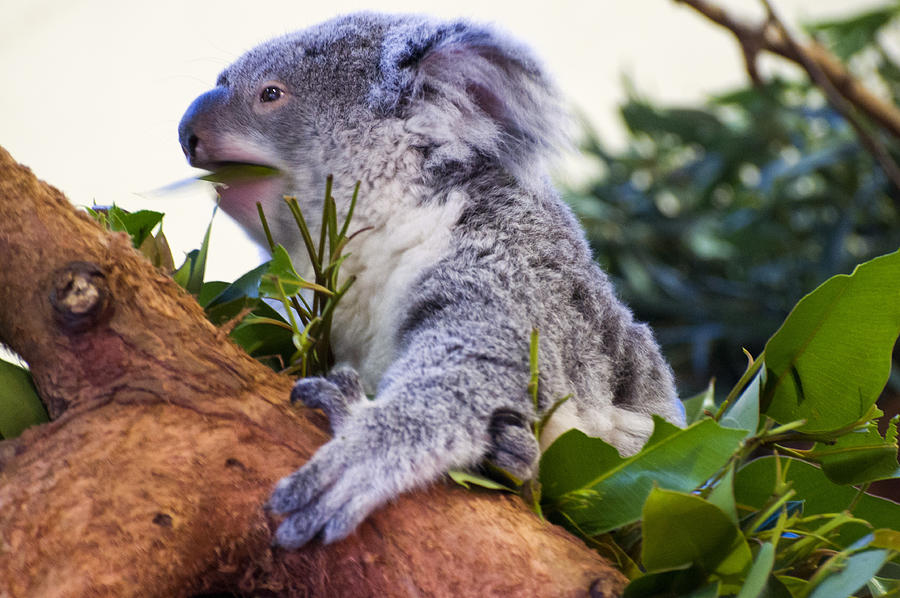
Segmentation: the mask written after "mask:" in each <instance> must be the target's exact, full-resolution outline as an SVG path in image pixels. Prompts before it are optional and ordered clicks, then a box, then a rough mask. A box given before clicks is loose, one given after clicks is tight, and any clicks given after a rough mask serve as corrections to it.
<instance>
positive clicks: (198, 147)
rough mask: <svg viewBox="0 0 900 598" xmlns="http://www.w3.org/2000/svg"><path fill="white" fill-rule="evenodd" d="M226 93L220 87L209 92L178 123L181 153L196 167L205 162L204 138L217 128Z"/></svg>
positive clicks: (190, 107)
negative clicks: (217, 115)
mask: <svg viewBox="0 0 900 598" xmlns="http://www.w3.org/2000/svg"><path fill="white" fill-rule="evenodd" d="M226 93H227V92H226V90H225V89H223V88H220V87H217V88H215V89H213V90H210V91H207V92H206V93H204V94H203V95H201V96H200V97H198V98H197V99H196V100H194V102H193V103H192V104H191V105H190V106H189V107H188V109H187V111H186V112H185V113H184V116H183V117H181V122H180V123H178V141H179V143H180V144H181V151H183V152H184V156H185V157H186V158H187V159H188V162H190V163H191V164H193V165H195V166H196V165H197V163H198V162H202V161H203V156H202V154H203V150H202V146H203V138H204V136H205V135H208V134H209V131H211V130H214V129H215V128H216V112H217V110H218V109H219V108H220V107H221V106H222V104H224V100H225V96H226Z"/></svg>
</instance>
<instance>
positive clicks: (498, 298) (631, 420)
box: [399, 173, 684, 453]
mask: <svg viewBox="0 0 900 598" xmlns="http://www.w3.org/2000/svg"><path fill="white" fill-rule="evenodd" d="M461 188H463V189H465V195H466V197H467V199H468V201H467V204H466V207H465V208H464V210H463V212H462V214H461V216H460V218H459V221H458V222H457V224H456V226H455V228H454V230H453V241H452V243H451V247H452V248H453V250H452V251H451V252H450V253H449V255H447V256H446V257H445V258H444V259H443V260H441V261H440V262H438V263H437V264H435V265H434V266H433V267H431V268H429V269H428V270H427V271H425V272H424V273H423V274H422V276H421V277H420V278H419V280H418V281H417V283H416V284H415V285H413V287H412V289H411V293H410V297H409V300H408V302H407V307H406V310H405V312H406V315H405V320H403V322H402V325H401V327H400V330H399V338H400V347H399V350H400V351H402V350H403V342H404V340H403V339H404V338H405V337H406V336H408V335H409V334H410V333H412V332H414V331H417V330H421V329H422V328H426V327H435V326H438V327H442V328H443V331H444V334H447V335H456V336H458V337H459V338H460V339H463V340H464V341H465V342H467V343H469V345H468V350H469V351H470V352H472V353H476V354H478V353H484V354H485V355H488V354H489V355H492V356H494V358H497V359H508V360H516V361H518V363H516V364H515V367H514V368H512V369H513V371H517V372H520V373H522V372H526V371H527V369H528V368H527V363H525V362H524V361H523V359H524V357H523V355H524V352H523V347H526V346H527V345H528V342H529V335H530V331H531V330H532V329H534V328H536V329H538V331H539V334H540V345H539V346H540V352H539V366H540V371H541V379H540V385H539V390H540V392H539V400H540V403H541V405H540V407H541V409H540V411H541V412H543V411H546V410H547V409H548V408H550V407H551V406H552V405H553V404H554V403H555V402H556V401H557V400H559V399H561V398H563V397H566V396H570V397H571V398H570V399H569V400H567V401H566V402H565V403H564V404H563V405H562V406H561V408H560V409H559V410H558V411H557V412H556V414H555V415H554V417H553V419H552V420H551V422H550V425H548V426H547V428H545V433H544V435H543V437H542V439H541V441H542V442H541V444H542V445H544V446H546V445H548V444H549V443H550V442H552V441H553V440H554V439H555V438H556V437H557V436H558V435H559V434H561V433H562V432H564V431H566V430H568V429H570V428H573V427H574V428H579V429H581V430H582V431H584V432H585V433H587V434H589V435H593V436H599V437H601V438H604V439H606V440H607V441H609V442H611V443H612V444H614V445H616V446H617V447H618V448H620V450H622V451H623V452H625V453H633V452H636V451H637V450H638V449H639V448H640V446H641V444H642V443H643V442H644V441H645V440H646V438H647V436H648V435H649V434H650V432H651V431H652V421H651V420H650V419H649V418H648V417H647V415H648V414H658V415H660V416H662V417H663V418H665V419H667V420H669V421H671V422H673V423H676V424H682V423H683V417H684V416H683V412H682V410H681V408H680V402H679V401H678V398H677V395H676V392H675V385H674V380H673V376H672V373H671V370H670V368H669V367H668V365H667V364H666V362H665V360H664V359H663V358H662V356H661V354H660V353H659V350H658V348H657V345H656V343H655V341H654V339H653V335H652V333H651V332H650V330H649V328H648V327H647V326H646V325H644V324H642V323H638V322H635V321H634V319H633V317H632V314H631V312H630V310H629V309H628V308H626V307H625V306H624V305H623V304H622V303H621V302H620V301H619V300H618V299H617V298H616V296H615V293H614V290H613V287H612V285H611V283H610V281H609V279H608V278H607V276H606V275H605V274H604V273H603V271H602V270H601V269H600V268H599V267H598V265H597V264H596V263H595V262H594V260H593V257H592V255H591V252H590V249H589V247H588V244H587V242H586V240H585V238H584V233H583V232H582V229H581V227H580V226H579V224H578V222H577V221H576V219H575V217H574V216H573V215H572V213H571V211H570V210H569V208H568V207H567V206H566V205H565V204H564V203H563V202H562V201H561V199H560V198H559V196H558V195H557V193H556V192H555V191H554V190H553V189H552V188H551V187H550V185H544V186H541V187H537V188H534V189H529V188H524V187H522V186H519V185H512V184H509V181H508V180H507V179H506V178H505V177H504V176H503V175H500V176H499V177H498V176H497V175H496V173H487V174H484V175H482V176H479V177H474V178H473V179H472V180H470V181H468V182H467V183H466V184H465V185H463V186H462V187H461ZM478 321H483V322H484V323H485V324H486V328H490V327H491V326H494V327H495V326H496V325H497V323H498V321H499V322H503V323H504V327H505V328H507V330H508V334H506V335H500V336H492V337H490V338H486V337H484V336H481V335H479V334H477V328H475V329H473V322H478ZM454 322H459V323H460V326H459V327H455V326H453V323H454ZM488 324H489V326H488ZM516 388H517V389H518V391H516V390H515V389H516ZM526 388H527V380H525V379H524V378H522V377H521V376H520V377H519V378H518V379H517V380H516V381H515V382H512V383H511V384H510V389H509V390H510V391H511V392H518V394H522V393H525V392H526Z"/></svg>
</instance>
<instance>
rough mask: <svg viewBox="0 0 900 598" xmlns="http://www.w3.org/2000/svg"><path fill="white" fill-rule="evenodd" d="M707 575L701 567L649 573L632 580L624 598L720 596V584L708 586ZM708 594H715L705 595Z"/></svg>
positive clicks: (623, 595)
mask: <svg viewBox="0 0 900 598" xmlns="http://www.w3.org/2000/svg"><path fill="white" fill-rule="evenodd" d="M706 577H707V576H706V575H704V574H703V573H702V572H701V571H700V568H699V567H687V568H683V569H677V570H674V571H663V572H660V573H648V574H646V575H642V576H641V577H638V578H637V579H634V580H632V582H631V583H630V584H628V587H626V588H625V592H624V593H623V594H622V598H651V597H652V598H685V596H695V594H694V592H700V593H701V595H709V596H716V595H718V593H719V592H718V586H719V584H718V583H714V584H706V583H705V582H706ZM707 592H714V593H710V594H705V593H707Z"/></svg>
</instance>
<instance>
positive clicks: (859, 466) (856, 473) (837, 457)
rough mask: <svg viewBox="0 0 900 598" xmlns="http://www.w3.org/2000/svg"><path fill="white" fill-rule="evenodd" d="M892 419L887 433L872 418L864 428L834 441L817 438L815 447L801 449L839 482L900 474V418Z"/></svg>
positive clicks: (804, 454)
mask: <svg viewBox="0 0 900 598" xmlns="http://www.w3.org/2000/svg"><path fill="white" fill-rule="evenodd" d="M898 419H900V416H895V417H893V418H892V419H891V421H890V422H889V423H888V428H887V431H886V433H885V436H881V434H879V433H878V425H877V423H876V422H874V421H871V422H869V423H868V425H867V426H866V427H865V429H863V430H855V431H853V432H850V433H847V434H844V435H842V436H840V437H839V438H838V439H837V440H835V441H834V442H831V443H828V444H823V443H821V442H817V443H816V444H815V445H814V446H813V447H812V448H811V449H809V450H805V451H797V452H798V453H801V454H802V455H803V457H804V458H806V459H810V460H812V461H817V462H818V463H819V464H820V465H821V466H822V470H823V471H824V472H825V475H827V476H828V478H829V479H830V480H831V481H833V482H835V483H837V484H864V483H866V482H874V481H876V480H884V479H887V478H896V477H900V464H898V463H897V422H898Z"/></svg>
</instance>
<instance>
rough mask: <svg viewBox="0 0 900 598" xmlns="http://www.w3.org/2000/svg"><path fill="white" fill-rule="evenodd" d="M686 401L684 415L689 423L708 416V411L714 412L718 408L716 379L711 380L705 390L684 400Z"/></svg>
mask: <svg viewBox="0 0 900 598" xmlns="http://www.w3.org/2000/svg"><path fill="white" fill-rule="evenodd" d="M682 402H683V403H684V415H685V419H686V420H687V423H689V424H692V423H694V422H696V421H698V420H700V419H703V418H704V417H706V413H714V412H715V410H716V385H715V381H710V383H709V385H708V386H707V387H706V389H704V390H703V392H700V393H698V394H696V395H694V396H692V397H690V398H688V399H685V400H684V401H682Z"/></svg>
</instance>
